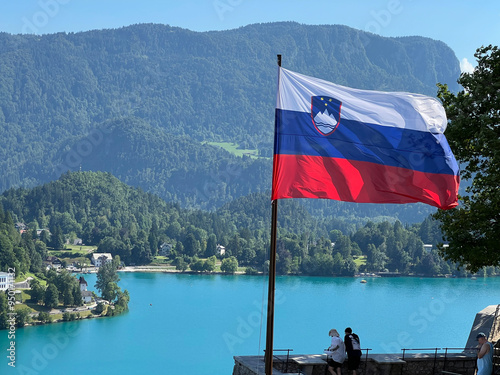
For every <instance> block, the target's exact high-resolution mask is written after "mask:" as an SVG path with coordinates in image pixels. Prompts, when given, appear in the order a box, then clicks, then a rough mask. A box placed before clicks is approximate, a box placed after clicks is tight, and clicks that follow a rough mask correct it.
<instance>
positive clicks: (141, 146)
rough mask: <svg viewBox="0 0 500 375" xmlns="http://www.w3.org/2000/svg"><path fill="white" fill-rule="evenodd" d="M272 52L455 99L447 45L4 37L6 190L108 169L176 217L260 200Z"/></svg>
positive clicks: (287, 25) (351, 81)
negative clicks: (441, 88)
mask: <svg viewBox="0 0 500 375" xmlns="http://www.w3.org/2000/svg"><path fill="white" fill-rule="evenodd" d="M277 53H280V54H282V55H283V66H285V67H286V68H289V69H292V70H296V71H299V72H301V73H304V74H309V75H313V76H317V77H320V78H323V79H326V80H330V81H333V82H336V83H338V84H343V85H349V86H352V87H357V88H365V89H379V90H404V91H412V92H419V93H424V94H428V95H435V94H436V87H435V84H436V83H437V82H441V83H447V84H448V85H449V87H450V89H451V90H456V89H458V86H457V84H456V79H457V78H458V76H459V73H460V70H459V63H458V60H457V58H456V57H455V55H454V53H453V51H452V50H451V49H450V48H448V47H447V46H446V45H445V44H444V43H442V42H439V41H435V40H431V39H428V38H422V37H405V38H383V37H380V36H377V35H374V34H370V33H366V32H363V31H359V30H355V29H351V28H348V27H345V26H339V25H335V26H328V25H324V26H308V25H301V24H297V23H293V22H283V23H269V24H256V25H249V26H246V27H241V28H238V29H235V30H226V31H216V32H215V31H214V32H203V33H199V32H192V31H189V30H185V29H181V28H176V27H170V26H166V25H154V24H143V25H134V26H130V27H124V28H121V29H116V30H96V31H89V32H83V33H69V34H66V33H57V34H50V35H42V36H38V35H9V34H6V33H0V129H1V135H2V136H1V137H0V172H1V173H0V192H2V191H5V190H6V189H8V188H10V187H34V186H37V185H40V184H42V183H45V182H49V181H53V180H55V179H57V178H59V176H60V175H61V174H62V173H64V172H66V171H68V170H69V171H78V170H84V171H85V170H100V171H106V172H110V173H112V174H113V175H114V176H116V177H117V178H118V179H120V180H121V181H123V182H125V183H127V184H128V185H131V186H134V187H141V188H142V189H143V190H145V191H148V192H152V193H154V194H156V195H158V196H159V197H161V198H163V199H165V200H167V201H171V202H179V204H180V205H181V206H182V207H191V208H203V209H216V208H219V207H221V206H223V205H224V204H225V203H228V202H230V201H232V200H234V199H236V198H239V197H243V196H247V195H248V194H251V193H259V192H265V191H266V190H267V189H269V187H270V175H271V161H270V158H269V157H270V155H271V153H272V132H273V121H274V109H273V108H274V102H275V97H276V54H277ZM222 141H223V142H233V143H236V144H237V145H239V147H240V148H242V149H246V150H256V152H257V155H260V157H249V156H244V157H236V156H235V155H233V154H230V153H229V152H227V151H225V150H223V149H222V148H220V147H214V146H212V145H210V143H206V142H222ZM313 208H314V209H313ZM308 209H310V212H311V213H312V214H313V215H316V214H317V213H321V214H323V215H326V216H332V217H338V216H339V212H343V214H342V215H340V216H342V217H347V216H351V217H367V216H369V217H372V218H373V217H376V216H384V215H386V216H391V217H395V218H400V219H401V220H402V221H405V222H407V220H413V222H417V221H421V220H423V218H424V217H425V216H427V215H428V214H429V213H430V212H431V211H429V210H427V211H426V210H425V209H422V208H420V209H419V210H420V211H421V214H420V215H416V217H412V216H413V215H411V214H410V215H408V210H407V208H403V207H402V206H389V207H382V206H380V205H379V207H377V210H378V209H381V210H382V211H384V212H383V213H378V212H376V213H373V211H375V210H374V209H373V208H370V207H368V206H366V205H365V206H354V205H341V206H340V207H339V208H337V205H335V204H329V205H318V206H315V207H312V206H311V207H309V208H308ZM364 210H369V211H372V212H371V213H367V212H365V211H364ZM401 210H404V211H405V212H403V211H401ZM400 215H401V216H400Z"/></svg>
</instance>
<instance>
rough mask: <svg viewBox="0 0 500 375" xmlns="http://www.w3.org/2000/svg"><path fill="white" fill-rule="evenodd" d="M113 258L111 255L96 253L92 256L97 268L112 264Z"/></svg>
mask: <svg viewBox="0 0 500 375" xmlns="http://www.w3.org/2000/svg"><path fill="white" fill-rule="evenodd" d="M112 261H113V257H112V256H111V254H110V253H94V254H92V264H93V265H94V266H96V267H101V266H102V265H104V264H106V263H111V262H112Z"/></svg>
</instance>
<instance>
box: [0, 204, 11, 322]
mask: <svg viewBox="0 0 500 375" xmlns="http://www.w3.org/2000/svg"><path fill="white" fill-rule="evenodd" d="M0 207H1V206H0ZM8 313H9V305H8V303H7V295H6V294H5V293H3V292H0V330H1V329H6V328H7V327H8V323H7V321H8V320H9V315H8Z"/></svg>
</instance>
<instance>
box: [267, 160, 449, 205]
mask: <svg viewBox="0 0 500 375" xmlns="http://www.w3.org/2000/svg"><path fill="white" fill-rule="evenodd" d="M273 171H274V172H273V191H272V198H271V199H273V200H274V199H282V198H322V199H334V200H340V201H347V202H357V203H415V202H423V203H427V204H430V205H432V206H436V207H439V208H442V209H449V208H453V207H455V206H457V205H458V203H457V202H456V200H457V192H458V185H459V177H458V176H454V175H446V174H435V173H425V172H419V171H414V170H410V169H405V168H399V167H390V166H384V165H380V164H374V163H369V162H363V161H352V160H347V159H340V158H327V157H321V156H308V155H274V169H273Z"/></svg>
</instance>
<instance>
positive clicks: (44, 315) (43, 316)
mask: <svg viewBox="0 0 500 375" xmlns="http://www.w3.org/2000/svg"><path fill="white" fill-rule="evenodd" d="M37 319H38V320H39V321H40V322H42V323H50V322H52V316H51V315H50V314H49V313H48V312H45V311H40V312H39V313H38V315H37Z"/></svg>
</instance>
